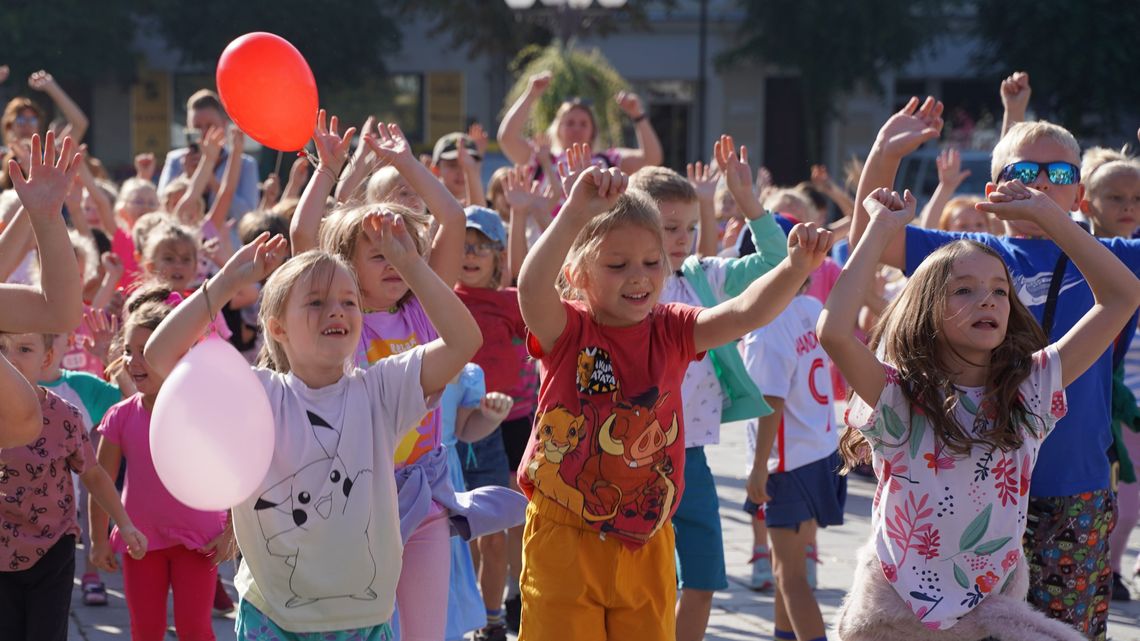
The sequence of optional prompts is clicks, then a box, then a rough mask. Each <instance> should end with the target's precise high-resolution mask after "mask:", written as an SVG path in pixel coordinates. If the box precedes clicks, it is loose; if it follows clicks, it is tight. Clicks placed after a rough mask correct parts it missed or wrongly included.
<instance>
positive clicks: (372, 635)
mask: <svg viewBox="0 0 1140 641" xmlns="http://www.w3.org/2000/svg"><path fill="white" fill-rule="evenodd" d="M234 629H235V631H236V632H237V638H238V641H393V639H394V638H395V637H394V636H393V635H392V626H390V625H388V624H387V623H381V624H380V625H374V626H372V627H368V628H356V629H354V630H337V631H335V632H289V631H287V630H283V629H281V627H280V626H278V625H277V624H276V623H274V622H273V620H272V619H270V618H269V617H267V616H265V614H263V613H262V612H261V610H258V609H257V608H255V607H253V604H252V603H250V602H249V601H246V600H245V599H242V600H241V605H239V606H238V613H237V623H235V624H234Z"/></svg>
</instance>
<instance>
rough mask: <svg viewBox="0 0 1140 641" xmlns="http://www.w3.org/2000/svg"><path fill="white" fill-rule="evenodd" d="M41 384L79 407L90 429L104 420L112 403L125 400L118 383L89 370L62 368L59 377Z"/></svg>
mask: <svg viewBox="0 0 1140 641" xmlns="http://www.w3.org/2000/svg"><path fill="white" fill-rule="evenodd" d="M40 385H42V386H44V387H46V388H48V389H50V390H51V391H52V392H54V393H55V394H57V395H59V396H60V397H61V398H63V400H65V401H68V402H69V403H71V404H72V405H74V406H76V407H77V408H79V412H80V414H82V415H83V418H84V420H86V421H87V425H86V427H87V429H88V430H91V429H93V428H94V427H95V426H96V425H98V424H99V421H102V420H103V415H104V414H106V413H107V410H108V409H110V408H111V406H112V405H114V404H115V403H118V402H119V401H121V400H123V395H122V394H121V393H120V392H119V387H118V386H117V385H114V384H112V383H108V382H107V381H105V380H103V379H101V378H99V377H98V376H95V375H94V374H88V373H87V372H76V371H73V370H69V369H64V370H60V376H59V378H57V379H55V380H54V381H40Z"/></svg>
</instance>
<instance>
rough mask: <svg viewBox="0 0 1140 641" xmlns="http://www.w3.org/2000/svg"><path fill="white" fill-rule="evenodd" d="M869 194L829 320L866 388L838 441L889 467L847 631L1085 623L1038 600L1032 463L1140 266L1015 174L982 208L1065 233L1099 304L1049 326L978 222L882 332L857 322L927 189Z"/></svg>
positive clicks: (1126, 308) (843, 621)
mask: <svg viewBox="0 0 1140 641" xmlns="http://www.w3.org/2000/svg"><path fill="white" fill-rule="evenodd" d="M861 206H862V208H863V209H864V211H866V212H868V213H869V214H870V216H869V218H870V222H869V224H868V225H867V226H866V229H865V231H864V233H863V234H862V239H861V241H860V242H859V243H858V244H857V245H856V247H855V251H854V253H853V254H852V256H851V258H850V260H848V262H847V264H846V266H845V267H844V270H843V274H842V276H841V282H840V284H839V286H837V287H836V288H835V290H834V291H833V292H832V294H831V296H830V297H829V298H828V301H827V306H826V309H825V310H824V313H823V316H822V317H821V318H820V321H819V326H818V331H819V337H820V340H821V341H822V342H823V345H824V348H825V349H826V350H827V353H828V354H829V355H830V356H831V357H832V359H833V360H834V361H835V362H836V364H838V365H839V368H840V369H841V370H842V371H843V374H844V375H845V376H846V377H847V379H848V380H849V381H851V383H852V385H853V387H854V391H855V398H854V399H853V400H852V404H851V406H850V407H849V408H848V410H847V417H846V422H847V424H848V427H849V428H850V429H849V430H848V431H847V432H846V433H845V434H844V436H843V438H842V440H841V444H840V449H841V451H842V453H843V456H844V458H845V460H846V462H847V465H848V467H850V466H851V465H854V464H855V463H856V462H858V461H859V460H860V459H863V458H865V456H866V452H867V450H868V449H869V450H870V452H871V458H872V461H873V463H874V466H875V469H876V473H877V476H878V477H879V487H878V490H877V491H876V495H875V500H874V502H873V512H872V523H873V525H874V534H873V536H872V541H871V542H870V543H869V544H868V546H867V547H865V548H864V549H863V551H862V552H861V554H860V561H859V565H858V566H857V568H856V574H855V581H854V586H853V588H852V591H851V593H850V595H849V596H848V598H847V599H846V601H845V602H844V605H843V607H842V609H841V611H840V615H839V624H838V632H839V635H840V636H841V637H842V638H843V639H845V640H849V641H857V640H861V639H886V638H892V639H893V638H915V639H927V638H929V639H977V638H980V637H985V636H990V635H992V636H995V637H998V638H1002V639H1079V638H1081V636H1082V635H1081V634H1080V633H1078V632H1077V631H1075V630H1073V629H1072V628H1070V627H1068V626H1065V625H1060V624H1059V623H1058V622H1054V621H1050V620H1048V619H1047V618H1046V617H1045V615H1044V614H1042V613H1037V612H1034V611H1032V610H1030V609H1029V608H1028V607H1027V606H1026V605H1024V603H1023V601H1022V599H1023V597H1024V595H1025V592H1026V590H1027V589H1028V588H1029V586H1030V581H1029V579H1028V563H1027V562H1026V560H1025V558H1024V554H1025V553H1024V552H1023V550H1022V546H1021V535H1022V532H1023V531H1024V530H1025V526H1026V520H1027V515H1028V512H1029V503H1030V501H1031V499H1029V498H1028V497H1027V491H1028V484H1029V477H1030V474H1031V473H1032V470H1033V467H1034V464H1035V463H1036V460H1037V454H1038V451H1039V448H1040V447H1041V444H1042V442H1043V441H1044V440H1045V438H1046V437H1047V436H1049V434H1050V433H1051V432H1052V431H1053V428H1054V426H1055V425H1056V424H1057V421H1058V419H1060V418H1061V417H1062V416H1064V415H1065V413H1066V411H1067V405H1066V400H1065V392H1064V387H1065V386H1066V385H1068V384H1070V383H1072V382H1073V381H1074V380H1076V379H1077V378H1078V377H1079V376H1080V375H1081V374H1083V373H1084V371H1085V370H1086V369H1088V368H1089V367H1090V366H1092V365H1093V364H1094V363H1095V362H1096V361H1097V360H1098V359H1099V358H1100V357H1101V355H1102V354H1103V352H1104V349H1105V348H1106V347H1107V346H1108V345H1109V344H1110V343H1111V342H1112V340H1113V338H1114V337H1115V336H1116V334H1117V333H1118V332H1119V331H1120V328H1121V327H1122V326H1123V325H1124V323H1125V321H1126V320H1127V319H1128V317H1129V316H1130V315H1131V314H1132V313H1133V311H1134V310H1135V309H1136V306H1137V304H1138V303H1140V281H1138V280H1137V279H1136V277H1135V276H1133V275H1132V274H1131V273H1130V272H1129V270H1128V269H1127V268H1126V267H1124V265H1122V264H1121V263H1120V261H1119V260H1117V259H1116V258H1114V257H1113V256H1112V254H1111V253H1110V252H1109V251H1108V250H1107V249H1106V248H1105V247H1104V246H1103V245H1101V244H1100V243H1099V242H1097V241H1096V240H1095V239H1093V238H1092V237H1090V236H1089V235H1087V234H1085V233H1083V232H1082V231H1081V230H1080V228H1079V227H1078V226H1077V225H1076V223H1074V222H1073V221H1071V220H1069V218H1068V216H1067V215H1066V212H1065V211H1064V210H1062V209H1061V208H1060V207H1058V206H1057V204H1056V203H1055V202H1053V201H1052V200H1051V199H1050V197H1049V196H1047V195H1046V194H1044V193H1042V192H1041V191H1038V190H1036V189H1032V188H1030V187H1027V186H1025V185H1024V184H1022V183H1021V182H1020V181H1011V182H1006V183H1003V184H1002V185H1000V186H998V187H996V188H995V189H992V190H991V193H990V195H989V201H988V202H987V203H984V204H983V205H982V206H981V207H980V208H981V209H983V210H984V211H988V212H991V213H993V214H995V215H996V216H998V217H999V218H1001V219H1003V220H1005V221H1007V223H1010V222H1012V223H1028V224H1032V225H1034V227H1035V228H1036V229H1040V230H1042V232H1043V233H1045V234H1048V235H1049V237H1050V238H1053V239H1055V240H1056V241H1057V243H1058V244H1059V245H1060V246H1061V248H1062V250H1063V251H1064V252H1065V254H1066V255H1068V256H1069V257H1070V258H1071V259H1072V261H1073V262H1074V263H1075V264H1076V265H1077V267H1078V268H1080V269H1081V272H1082V273H1083V274H1085V275H1086V277H1087V278H1088V283H1089V285H1090V287H1091V288H1092V291H1093V296H1094V298H1095V302H1094V304H1093V305H1092V306H1091V309H1089V311H1088V312H1086V313H1085V314H1084V316H1083V318H1081V319H1080V321H1079V322H1077V323H1076V324H1075V325H1074V327H1073V329H1071V330H1069V331H1068V332H1066V333H1065V334H1064V336H1063V337H1062V338H1061V339H1060V340H1058V341H1056V342H1054V343H1052V344H1050V343H1049V341H1048V339H1047V338H1046V335H1045V334H1044V333H1043V332H1042V331H1041V329H1040V327H1039V326H1038V325H1037V323H1036V321H1035V319H1034V318H1033V316H1032V314H1030V312H1029V311H1028V309H1026V307H1025V306H1024V305H1023V304H1022V303H1021V301H1020V300H1018V298H1017V297H1016V296H1013V295H1012V294H1013V292H1014V286H1015V283H1014V281H1013V277H1012V276H1011V275H1010V273H1009V270H1008V269H1007V268H1006V266H1005V264H1004V263H1003V261H1002V258H1001V255H1000V254H999V253H998V252H996V251H994V250H992V249H990V248H989V247H987V246H986V245H984V244H982V243H979V242H975V241H971V240H966V239H962V240H957V241H955V242H952V243H949V244H948V245H946V246H944V247H942V248H940V249H938V250H936V251H934V252H933V253H932V254H931V255H930V256H928V257H927V258H926V259H925V260H923V262H922V264H921V265H920V266H919V267H918V268H917V269H915V270H914V274H913V276H912V277H911V279H910V281H909V282H908V283H907V285H906V287H905V288H904V290H903V292H902V294H901V295H900V296H899V297H898V298H897V299H896V300H895V301H894V302H892V303H891V305H890V307H889V308H888V309H887V311H886V312H885V313H884V315H883V318H882V319H881V321H880V323H879V324H878V326H877V327H876V331H875V335H874V336H873V338H872V341H871V345H870V346H867V345H864V344H863V343H862V342H861V341H859V340H858V339H857V338H855V336H854V331H853V330H854V327H855V322H856V316H857V314H858V311H859V308H860V306H861V305H862V301H863V298H864V294H865V292H866V290H867V289H868V288H869V287H870V286H871V280H872V276H873V273H874V271H875V268H876V265H877V264H878V262H879V260H880V258H881V257H882V254H883V252H884V250H885V249H886V248H887V247H888V245H889V244H890V243H891V242H892V239H893V238H894V237H895V235H896V233H897V232H899V231H901V230H902V228H903V227H905V226H906V223H907V222H908V221H909V220H911V218H913V216H914V198H913V196H911V195H910V194H909V192H908V193H907V194H906V196H905V198H900V197H899V195H898V194H897V193H892V192H888V191H887V190H885V189H880V190H877V191H875V192H874V193H873V194H872V195H871V196H870V197H868V198H867V199H865V200H864V202H863V203H861ZM876 350H881V353H882V355H883V358H884V359H885V363H884V362H881V361H880V360H879V358H878V357H877V356H876ZM868 445H869V447H868ZM1031 527H1032V526H1031ZM935 631H941V633H936V632H935Z"/></svg>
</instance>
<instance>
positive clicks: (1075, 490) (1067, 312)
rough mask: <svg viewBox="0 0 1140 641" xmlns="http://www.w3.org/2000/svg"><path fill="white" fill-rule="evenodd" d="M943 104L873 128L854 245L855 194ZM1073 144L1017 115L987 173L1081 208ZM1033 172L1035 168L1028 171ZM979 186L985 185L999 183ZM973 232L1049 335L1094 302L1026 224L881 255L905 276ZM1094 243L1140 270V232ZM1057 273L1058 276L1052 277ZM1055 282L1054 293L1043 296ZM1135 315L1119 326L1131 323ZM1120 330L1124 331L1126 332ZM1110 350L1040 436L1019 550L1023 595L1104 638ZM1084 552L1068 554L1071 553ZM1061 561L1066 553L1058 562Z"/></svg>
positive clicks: (927, 234)
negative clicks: (1024, 566)
mask: <svg viewBox="0 0 1140 641" xmlns="http://www.w3.org/2000/svg"><path fill="white" fill-rule="evenodd" d="M941 110H942V105H941V103H938V102H937V101H934V100H933V99H932V98H928V99H927V101H926V103H924V104H923V105H922V106H921V107H919V106H918V102H917V100H915V99H912V102H911V103H908V105H907V106H906V107H904V108H903V109H902V110H901V111H900V112H898V113H896V114H895V115H893V116H892V117H891V118H890V119H889V120H888V121H887V123H886V124H885V125H884V126H883V128H882V130H880V132H879V136H878V137H877V139H876V141H875V144H874V146H873V147H872V149H871V152H870V154H869V155H868V158H867V163H866V165H865V167H864V170H863V176H862V178H861V180H860V184H859V192H858V196H857V197H856V209H855V215H854V220H853V222H852V226H851V242H852V245H854V244H857V243H858V240H859V238H860V236H861V234H862V231H863V229H865V228H866V226H867V222H868V216H867V213H866V211H865V210H864V209H863V207H862V201H863V199H864V198H865V197H866V196H867V194H869V193H870V192H871V191H872V190H874V189H875V188H877V187H880V186H890V185H893V184H894V178H895V174H896V173H897V171H898V166H899V163H900V161H901V159H902V158H903V157H904V156H906V155H907V154H909V153H911V152H912V151H914V150H915V149H917V148H918V147H919V146H921V145H922V144H923V143H924V142H926V141H927V140H930V139H933V138H936V137H937V136H938V134H939V132H940V130H941V126H942V120H941ZM1079 163H1080V147H1079V145H1078V144H1077V141H1076V139H1075V138H1073V136H1072V134H1071V133H1069V132H1068V131H1067V130H1065V129H1064V128H1062V127H1059V126H1057V125H1052V124H1049V123H1043V122H1038V123H1020V124H1018V125H1015V126H1014V127H1013V128H1011V129H1010V130H1009V131H1008V133H1006V134H1005V137H1003V138H1002V140H1001V141H1000V142H999V143H998V145H997V147H995V149H994V152H993V159H992V162H991V171H992V177H993V180H994V183H998V182H1004V181H1006V180H1011V179H1021V180H1022V181H1023V182H1025V183H1026V184H1027V185H1028V186H1029V187H1031V188H1033V189H1035V190H1038V191H1041V192H1043V193H1045V194H1046V195H1048V196H1049V197H1050V198H1051V199H1052V200H1053V201H1054V202H1056V203H1057V204H1058V205H1059V206H1061V207H1062V208H1064V209H1065V210H1066V211H1074V210H1076V209H1077V203H1078V202H1079V200H1080V198H1081V195H1082V193H1083V187H1082V185H1081V184H1080V183H1079V179H1080V174H1079V169H1078V165H1079ZM1030 174H1033V177H1030ZM994 183H990V184H989V185H987V187H986V193H987V195H988V194H989V193H990V192H991V191H992V190H993V189H994V187H995V184H994ZM958 238H969V239H972V240H976V241H978V242H981V243H984V244H985V245H987V246H989V247H991V248H993V249H994V250H996V251H997V252H998V253H999V254H1001V256H1002V258H1003V259H1004V260H1005V262H1006V264H1007V265H1008V266H1009V270H1010V273H1011V274H1012V275H1013V278H1014V281H1015V282H1014V288H1015V290H1016V292H1017V295H1018V298H1019V299H1020V300H1021V301H1022V302H1023V303H1024V304H1025V305H1026V307H1028V308H1029V310H1030V311H1031V312H1033V314H1034V315H1035V316H1036V317H1037V319H1038V320H1039V321H1042V320H1044V316H1045V315H1046V314H1045V312H1046V308H1047V307H1050V308H1052V309H1053V312H1052V321H1051V323H1047V324H1049V325H1051V327H1047V328H1046V330H1047V332H1048V334H1049V339H1050V342H1053V341H1056V340H1057V339H1059V338H1061V337H1062V336H1064V335H1065V333H1066V332H1068V331H1069V329H1071V328H1072V327H1073V325H1075V324H1076V322H1077V321H1078V320H1079V319H1080V318H1081V317H1082V316H1083V315H1084V314H1085V312H1087V311H1088V310H1089V309H1090V308H1091V307H1092V305H1093V296H1092V291H1091V290H1090V289H1089V287H1088V284H1087V283H1086V282H1085V279H1084V277H1082V276H1081V274H1080V272H1079V271H1078V270H1077V269H1076V267H1074V266H1073V265H1072V264H1071V263H1070V262H1069V261H1068V260H1067V259H1065V258H1064V257H1063V256H1062V254H1061V251H1060V249H1059V248H1058V247H1057V245H1056V244H1055V243H1054V242H1053V241H1051V240H1049V239H1047V238H1045V237H1044V234H1043V232H1042V231H1041V230H1040V229H1038V228H1037V227H1036V225H1033V224H1032V223H1025V222H1024V221H1016V222H1006V236H991V235H989V234H963V233H948V232H941V231H935V230H928V229H921V228H918V227H908V228H907V229H906V231H905V233H900V234H899V235H898V236H896V238H895V239H894V241H893V242H892V244H891V246H890V247H889V248H888V249H887V251H886V252H884V254H883V262H884V263H885V264H887V265H891V266H893V267H897V268H900V269H903V270H904V271H905V272H906V273H907V274H908V275H909V274H910V273H912V272H913V271H914V270H915V269H916V268H917V267H918V265H919V264H920V263H921V262H922V261H923V259H924V258H926V256H927V255H929V254H930V253H931V252H932V251H934V250H935V249H937V248H938V247H940V246H942V245H944V244H946V243H949V242H951V241H953V240H955V239H958ZM1101 242H1103V243H1104V244H1105V246H1106V247H1108V249H1109V250H1111V251H1112V253H1113V254H1114V255H1116V257H1117V258H1119V259H1120V261H1121V262H1123V263H1124V264H1125V265H1127V266H1128V267H1129V268H1130V269H1132V271H1133V272H1134V273H1137V274H1138V275H1140V241H1135V240H1131V239H1122V238H1113V239H1102V240H1101ZM1054 274H1059V278H1060V280H1059V282H1058V284H1057V286H1055V287H1050V285H1051V284H1052V282H1053V280H1054ZM1051 290H1055V292H1056V293H1055V297H1056V300H1055V301H1054V302H1052V303H1050V302H1049V300H1048V299H1049V298H1050V293H1051ZM1134 329H1135V328H1134V326H1133V327H1131V328H1130V329H1129V330H1127V331H1132V330H1134ZM1124 340H1125V341H1130V340H1131V335H1126V336H1124ZM1111 385H1112V350H1111V349H1108V350H1106V351H1105V353H1104V354H1103V355H1102V356H1101V357H1100V358H1099V359H1098V360H1097V362H1096V363H1095V364H1094V365H1093V366H1092V367H1090V368H1089V369H1088V371H1086V372H1085V373H1084V374H1083V375H1082V376H1081V377H1079V378H1078V379H1077V380H1076V381H1074V382H1073V383H1072V384H1071V385H1069V387H1068V388H1066V393H1067V395H1068V405H1069V407H1070V408H1071V409H1070V412H1069V413H1068V415H1067V416H1065V418H1063V419H1061V421H1060V422H1058V423H1057V427H1056V429H1055V430H1054V431H1053V432H1052V433H1051V434H1050V436H1049V438H1048V439H1046V440H1045V442H1044V444H1043V445H1042V447H1041V451H1040V454H1039V457H1038V459H1037V465H1036V467H1035V468H1034V473H1033V479H1032V483H1031V486H1030V497H1031V501H1030V508H1029V516H1028V523H1027V527H1026V533H1025V539H1024V544H1025V553H1026V555H1027V557H1028V562H1029V568H1030V586H1031V587H1030V590H1029V595H1028V599H1029V601H1030V603H1032V604H1033V605H1034V606H1035V607H1036V608H1038V609H1040V610H1042V611H1044V612H1046V613H1048V614H1049V615H1050V616H1053V617H1056V618H1059V619H1062V620H1064V621H1066V622H1067V623H1069V624H1071V625H1073V626H1074V627H1075V628H1076V629H1077V630H1079V631H1080V632H1082V633H1083V634H1085V635H1086V636H1087V637H1088V638H1090V639H1104V638H1105V635H1106V629H1107V619H1108V604H1109V594H1110V593H1111V589H1110V587H1111V580H1112V574H1111V568H1110V567H1109V558H1108V542H1107V539H1108V533H1109V532H1110V531H1111V529H1112V526H1113V524H1114V522H1115V498H1114V496H1113V494H1112V491H1111V487H1110V464H1109V460H1108V456H1107V454H1106V450H1107V449H1108V447H1109V445H1110V444H1111V442H1112V433H1111V428H1110V423H1111V389H1112V387H1111ZM1075 558H1079V559H1082V560H1083V562H1080V563H1074V559H1075ZM1066 560H1067V562H1066Z"/></svg>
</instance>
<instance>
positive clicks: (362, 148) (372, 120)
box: [352, 116, 376, 165]
mask: <svg viewBox="0 0 1140 641" xmlns="http://www.w3.org/2000/svg"><path fill="white" fill-rule="evenodd" d="M375 128H376V116H368V117H367V118H365V119H364V126H362V127H361V128H360V131H361V132H362V133H365V134H370V133H371V132H372V130H373V129H375ZM370 153H372V150H371V149H369V148H368V145H366V144H364V141H363V140H361V141H360V143H359V144H358V145H356V149H355V150H354V151H353V152H352V164H353V165H355V164H357V163H361V162H365V161H366V160H367V159H368V154H370Z"/></svg>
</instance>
